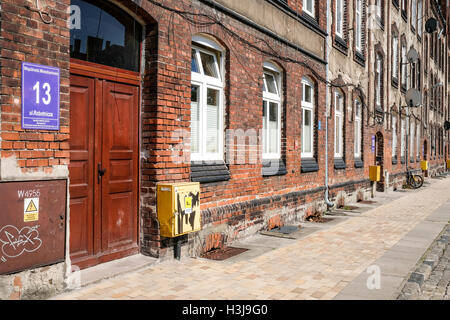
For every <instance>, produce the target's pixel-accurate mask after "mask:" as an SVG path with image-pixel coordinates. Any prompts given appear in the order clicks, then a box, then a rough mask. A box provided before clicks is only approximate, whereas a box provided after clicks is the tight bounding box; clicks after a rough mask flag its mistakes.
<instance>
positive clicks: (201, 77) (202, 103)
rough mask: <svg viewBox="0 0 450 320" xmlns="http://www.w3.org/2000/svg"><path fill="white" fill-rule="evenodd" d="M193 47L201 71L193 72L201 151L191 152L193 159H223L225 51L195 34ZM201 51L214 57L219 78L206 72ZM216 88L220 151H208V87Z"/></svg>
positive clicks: (192, 80)
mask: <svg viewBox="0 0 450 320" xmlns="http://www.w3.org/2000/svg"><path fill="white" fill-rule="evenodd" d="M192 41H193V43H192V49H193V50H195V51H196V57H197V62H198V67H199V71H200V73H197V72H193V71H192V72H191V85H196V86H199V87H200V88H199V109H200V126H199V133H198V134H199V152H195V153H194V152H191V161H202V160H203V161H217V160H223V148H224V145H223V131H224V81H223V79H224V72H223V70H224V52H223V49H222V48H221V47H219V46H218V45H217V44H216V43H215V42H213V41H212V40H210V39H208V38H205V37H200V36H194V37H193V38H192ZM196 43H197V44H200V45H203V46H206V47H208V48H210V49H211V51H210V50H208V49H204V48H203V47H200V46H197V45H196ZM200 52H204V53H207V54H209V55H212V56H213V57H214V62H215V66H216V71H217V74H218V75H219V78H214V77H210V76H207V75H205V74H204V70H203V64H202V63H201V58H200ZM217 52H218V53H219V54H220V61H218V59H217V54H216V53H217ZM208 88H210V89H214V90H218V91H219V114H218V117H219V119H218V137H217V139H218V146H217V147H218V152H216V153H209V152H206V150H207V148H206V141H207V136H206V133H207V123H206V119H207V105H206V101H207V89H208Z"/></svg>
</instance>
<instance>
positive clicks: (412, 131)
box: [409, 119, 416, 162]
mask: <svg viewBox="0 0 450 320" xmlns="http://www.w3.org/2000/svg"><path fill="white" fill-rule="evenodd" d="M409 121H410V122H411V124H410V126H409V159H410V162H413V161H414V141H415V139H414V134H415V133H416V129H415V123H414V121H412V119H410V120H409Z"/></svg>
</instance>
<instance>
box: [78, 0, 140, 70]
mask: <svg viewBox="0 0 450 320" xmlns="http://www.w3.org/2000/svg"><path fill="white" fill-rule="evenodd" d="M71 5H74V6H78V7H79V8H80V11H81V19H82V23H81V24H80V28H71V30H70V56H71V58H75V59H80V60H84V61H89V62H94V63H99V64H103V65H107V66H111V67H116V68H122V69H126V70H131V71H139V65H140V59H139V57H140V42H141V38H142V27H141V25H140V24H139V23H137V22H136V20H135V19H133V18H132V17H131V16H129V15H127V14H125V13H124V12H123V11H122V10H120V9H119V8H118V7H116V6H115V5H113V4H111V3H109V2H107V1H103V0H96V1H93V0H71Z"/></svg>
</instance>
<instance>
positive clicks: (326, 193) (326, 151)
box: [325, 0, 334, 209]
mask: <svg viewBox="0 0 450 320" xmlns="http://www.w3.org/2000/svg"><path fill="white" fill-rule="evenodd" d="M330 12H331V10H330V0H327V34H328V35H327V40H326V43H327V46H326V50H327V54H326V66H325V68H326V69H325V70H326V80H327V84H328V82H329V75H328V72H329V69H330V67H329V65H330V64H329V60H330V34H331V29H330ZM325 87H326V92H325V108H326V109H327V108H328V99H329V97H328V96H329V91H328V87H327V86H325ZM325 203H326V205H327V207H328V209H329V208H332V207H334V203H333V202H331V201H330V200H329V199H328V112H327V110H325Z"/></svg>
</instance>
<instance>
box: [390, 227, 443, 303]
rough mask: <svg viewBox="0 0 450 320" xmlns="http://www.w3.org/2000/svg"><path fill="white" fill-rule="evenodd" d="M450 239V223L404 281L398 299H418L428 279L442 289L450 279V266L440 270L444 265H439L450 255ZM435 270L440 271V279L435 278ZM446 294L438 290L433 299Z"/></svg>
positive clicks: (440, 297)
mask: <svg viewBox="0 0 450 320" xmlns="http://www.w3.org/2000/svg"><path fill="white" fill-rule="evenodd" d="M449 239H450V224H447V226H446V227H445V228H444V229H443V231H442V232H441V233H440V235H439V236H438V237H437V238H436V240H435V241H434V242H433V244H432V245H431V246H430V248H428V250H427V251H426V252H425V254H424V255H423V256H422V258H421V259H420V260H419V263H418V264H417V265H416V267H415V269H414V270H413V271H412V272H411V273H410V275H409V278H408V280H407V281H406V283H405V282H404V283H403V288H402V289H401V292H400V294H399V295H398V297H397V299H398V300H417V299H418V298H420V295H421V294H422V293H423V289H424V283H425V282H426V281H427V280H428V279H430V280H433V281H432V282H433V283H436V285H437V286H439V287H438V288H436V290H438V289H440V287H441V286H442V285H443V284H445V283H447V282H448V280H449V279H450V266H447V267H446V268H445V270H440V268H441V267H442V266H439V262H440V259H441V258H442V257H443V258H447V259H448V256H450V247H449V246H448V244H449ZM433 271H437V272H438V273H439V277H438V279H434V278H436V274H433V275H432V272H433ZM430 276H431V277H430ZM436 280H437V281H436ZM440 291H442V290H440ZM444 294H445V292H444V293H442V292H436V293H435V294H433V295H432V297H431V299H442V298H444ZM445 299H446V300H448V296H446V297H445Z"/></svg>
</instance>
